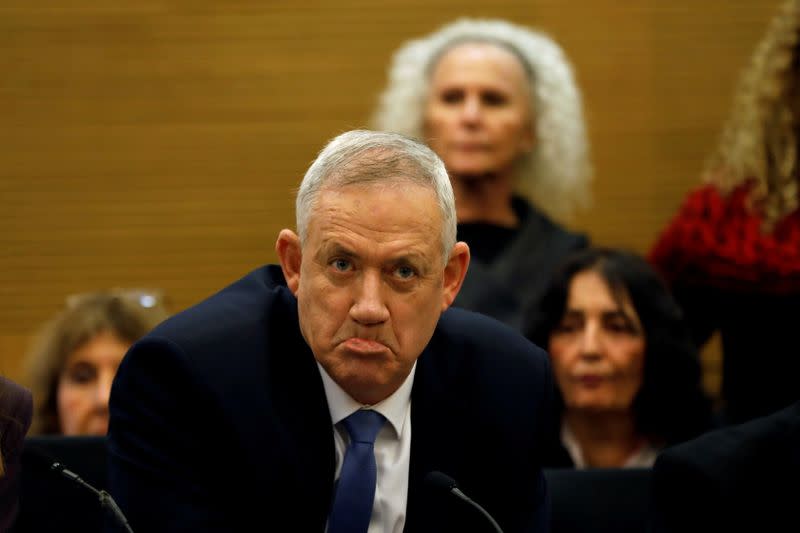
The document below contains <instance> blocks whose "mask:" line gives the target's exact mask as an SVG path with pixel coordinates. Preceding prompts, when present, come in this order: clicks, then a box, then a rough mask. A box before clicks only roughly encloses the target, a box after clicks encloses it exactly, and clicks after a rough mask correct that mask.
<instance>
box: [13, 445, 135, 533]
mask: <svg viewBox="0 0 800 533" xmlns="http://www.w3.org/2000/svg"><path fill="white" fill-rule="evenodd" d="M28 451H29V452H33V453H32V455H33V456H35V457H36V458H37V459H38V460H39V461H42V462H45V463H46V464H47V465H49V466H48V468H49V469H50V470H51V471H52V472H56V473H58V474H61V475H62V476H64V477H65V478H67V479H69V480H70V481H72V482H73V483H75V484H76V485H78V486H80V487H82V488H84V489H85V490H87V491H89V492H91V493H92V494H94V495H95V496H97V498H98V499H99V500H100V505H101V506H102V507H103V508H104V509H106V510H107V511H108V512H109V513H111V515H113V516H114V519H115V520H116V521H117V523H118V524H119V525H120V526H122V528H123V529H124V530H125V531H126V533H133V529H131V526H130V524H128V519H127V518H125V514H124V513H123V512H122V509H120V508H119V506H118V505H117V502H115V501H114V498H112V497H111V494H109V493H108V492H106V491H105V490H97V489H96V488H94V487H93V486H91V485H90V484H88V483H86V482H85V481H84V480H83V479H82V478H81V476H79V475H78V474H76V473H75V472H73V471H72V470H68V469H67V468H66V467H65V466H64V465H63V464H61V463H60V462H58V461H56V460H55V459H53V458H52V457H51V456H50V455H49V454H48V453H46V452H44V451H43V450H41V449H38V448H33V447H31V448H28Z"/></svg>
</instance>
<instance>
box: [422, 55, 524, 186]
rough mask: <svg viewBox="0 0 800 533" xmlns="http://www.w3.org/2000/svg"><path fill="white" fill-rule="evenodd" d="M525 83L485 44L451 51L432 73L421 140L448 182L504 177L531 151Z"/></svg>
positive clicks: (509, 59) (508, 59)
mask: <svg viewBox="0 0 800 533" xmlns="http://www.w3.org/2000/svg"><path fill="white" fill-rule="evenodd" d="M529 91H530V88H529V85H528V78H527V75H526V73H525V70H524V68H523V66H522V65H521V64H520V62H519V60H518V59H517V57H516V56H515V55H514V54H513V53H511V52H510V51H508V50H506V49H505V48H503V47H501V46H498V45H495V44H489V43H464V44H459V45H456V46H453V47H452V48H450V49H449V50H447V51H446V52H445V53H444V54H443V55H442V56H441V57H440V58H439V61H438V63H437V64H436V66H435V67H434V69H433V71H432V73H431V80H430V90H429V94H428V99H427V103H426V107H425V120H424V128H425V137H426V139H427V141H428V144H429V145H430V147H431V148H432V149H433V150H434V151H435V152H436V153H437V154H439V157H441V158H442V160H443V161H444V163H445V165H446V166H447V169H448V171H449V172H450V174H451V176H454V177H462V176H464V177H470V176H476V177H477V176H482V175H486V174H496V173H503V172H508V171H510V170H511V169H512V168H513V165H514V163H515V162H516V160H517V159H518V158H519V157H520V155H522V154H523V153H525V152H528V151H530V150H531V149H532V147H533V142H534V139H533V137H534V136H533V131H532V128H531V113H532V110H531V109H530V98H529Z"/></svg>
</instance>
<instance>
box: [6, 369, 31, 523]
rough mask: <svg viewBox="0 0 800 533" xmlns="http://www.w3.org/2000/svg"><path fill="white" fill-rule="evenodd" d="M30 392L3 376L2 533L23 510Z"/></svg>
mask: <svg viewBox="0 0 800 533" xmlns="http://www.w3.org/2000/svg"><path fill="white" fill-rule="evenodd" d="M32 412H33V399H32V398H31V393H30V391H29V390H27V389H25V388H23V387H21V386H19V385H17V384H16V383H14V382H12V381H9V380H8V379H6V378H4V377H2V376H0V531H8V530H9V528H10V527H11V524H12V523H13V522H14V519H15V518H16V515H17V512H18V509H19V476H20V469H21V464H20V457H21V455H22V443H23V441H24V439H25V434H26V433H27V432H28V427H29V426H30V424H31V415H32Z"/></svg>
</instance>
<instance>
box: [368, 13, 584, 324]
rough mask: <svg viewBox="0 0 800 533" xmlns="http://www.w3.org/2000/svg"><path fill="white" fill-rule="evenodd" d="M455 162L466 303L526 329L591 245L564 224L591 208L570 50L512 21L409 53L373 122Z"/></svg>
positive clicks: (433, 40)
mask: <svg viewBox="0 0 800 533" xmlns="http://www.w3.org/2000/svg"><path fill="white" fill-rule="evenodd" d="M373 126H374V127H375V128H377V129H381V130H386V131H393V132H398V133H402V134H405V135H408V136H410V137H413V138H416V139H419V140H421V141H423V142H426V143H428V145H429V146H430V147H431V148H432V149H433V150H434V151H435V152H436V153H437V154H438V155H439V156H440V157H441V158H442V159H443V160H444V162H445V165H446V167H447V170H448V173H449V175H450V180H451V182H452V184H453V189H454V191H455V196H456V215H457V218H458V238H459V240H462V241H465V242H467V244H469V247H470V250H471V252H472V258H471V261H472V262H471V264H470V269H469V272H468V274H467V279H466V281H465V282H464V286H463V287H462V289H461V292H460V293H459V295H458V298H457V299H456V301H455V305H457V306H460V307H464V308H467V309H470V310H473V311H479V312H481V313H484V314H487V315H490V316H492V317H494V318H497V319H499V320H501V321H503V322H506V323H507V324H509V325H511V326H512V327H514V328H516V329H518V330H519V329H521V327H522V322H523V320H522V317H523V315H524V313H525V312H526V311H527V310H528V309H529V308H531V307H535V305H536V303H537V301H538V299H539V297H540V296H541V293H542V291H543V289H544V286H545V284H546V281H547V280H548V279H549V277H550V275H551V274H552V272H553V270H554V269H555V266H556V265H557V264H558V263H559V261H560V260H561V259H562V258H563V257H564V256H565V255H567V254H568V253H570V252H571V251H574V250H576V249H580V248H584V247H586V246H587V245H588V240H587V238H586V237H585V236H583V235H579V234H575V233H572V232H570V231H567V230H566V229H564V228H563V227H562V226H560V225H559V224H558V223H557V222H554V221H553V220H551V218H550V217H551V216H552V217H555V218H562V217H565V216H567V215H569V214H570V213H571V211H572V210H573V208H574V207H575V206H576V205H583V204H586V203H587V200H588V196H589V191H588V185H589V180H590V176H591V169H590V163H589V147H588V142H587V138H586V127H585V125H584V120H583V112H582V106H581V98H580V94H579V91H578V88H577V87H576V85H575V81H574V79H573V75H572V69H571V67H570V65H569V63H568V61H567V59H566V57H565V56H564V53H563V52H562V50H561V48H559V46H558V45H557V44H556V43H555V42H553V41H552V40H551V39H550V38H549V37H547V36H545V35H544V34H542V33H539V32H536V31H532V30H529V29H527V28H523V27H521V26H517V25H514V24H510V23H508V22H505V21H502V20H469V19H462V20H458V21H455V22H453V23H451V24H448V25H446V26H444V27H442V28H440V29H439V30H438V31H436V32H434V33H432V34H430V35H427V36H425V37H423V38H420V39H415V40H412V41H409V42H408V43H406V44H404V45H403V46H402V47H401V48H400V49H399V50H398V51H397V52H396V54H395V55H394V60H393V63H392V66H391V69H390V71H389V81H388V85H387V87H386V89H385V90H384V92H383V94H382V95H381V98H380V103H379V105H378V108H377V110H376V112H375V115H374V117H373Z"/></svg>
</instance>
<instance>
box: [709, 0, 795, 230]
mask: <svg viewBox="0 0 800 533" xmlns="http://www.w3.org/2000/svg"><path fill="white" fill-rule="evenodd" d="M799 32H800V0H789V1H787V2H786V3H784V4H783V5H782V6H781V9H780V12H779V13H778V15H777V16H776V17H775V18H774V19H773V20H772V22H771V23H770V25H769V27H768V29H767V34H766V35H765V36H764V38H763V39H762V40H761V42H760V43H759V45H758V47H757V48H756V50H755V53H754V54H753V57H752V59H751V61H750V64H749V65H748V66H747V68H745V70H744V71H743V73H742V77H741V79H740V81H739V85H738V87H737V90H736V92H735V95H734V100H733V109H732V111H731V114H730V116H729V118H728V120H727V122H726V124H725V127H724V128H723V131H722V135H721V137H720V141H719V145H718V147H717V150H716V152H715V153H714V154H713V155H712V157H711V158H710V159H709V161H708V163H707V165H706V169H705V172H704V179H705V180H706V181H707V182H709V183H712V184H714V185H716V186H717V187H719V188H720V189H721V190H722V191H723V192H728V191H730V190H731V189H733V188H735V187H738V186H740V185H742V184H743V183H745V182H748V181H752V183H753V188H752V190H751V191H750V198H749V200H750V203H751V206H752V207H753V208H754V209H757V210H759V211H761V212H762V214H763V216H764V223H765V227H766V229H769V228H770V227H771V226H772V225H773V224H774V223H775V222H777V221H778V220H780V219H781V218H782V217H784V216H785V215H787V214H789V213H791V212H792V211H794V210H795V209H797V207H798V171H799V170H800V169H798V158H797V149H798V146H797V144H798V123H800V117H795V115H796V114H797V113H798V112H800V105H798V106H797V108H795V109H793V107H792V104H791V96H792V94H793V91H796V90H797V89H798V87H796V84H798V83H800V57H798V55H800V48H798V33H799ZM796 94H800V91H798V92H797V93H796Z"/></svg>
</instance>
